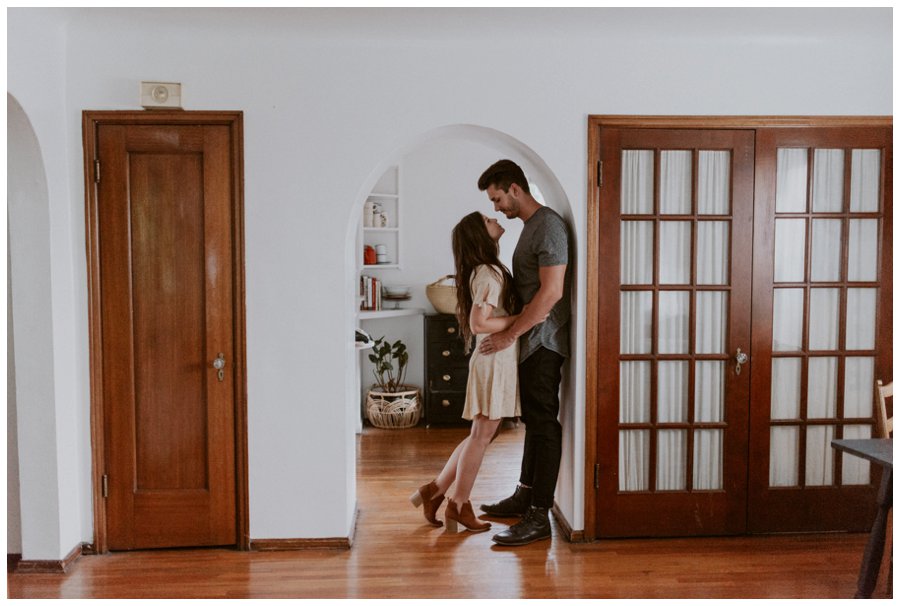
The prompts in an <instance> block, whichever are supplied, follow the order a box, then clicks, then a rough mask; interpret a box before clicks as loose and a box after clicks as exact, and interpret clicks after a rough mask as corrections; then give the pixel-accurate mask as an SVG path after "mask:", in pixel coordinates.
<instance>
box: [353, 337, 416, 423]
mask: <svg viewBox="0 0 900 606" xmlns="http://www.w3.org/2000/svg"><path fill="white" fill-rule="evenodd" d="M369 361H370V362H372V364H374V365H375V367H374V368H373V369H372V374H374V375H375V384H374V385H372V387H371V389H369V393H368V396H367V397H366V416H367V417H368V418H369V421H370V422H371V423H372V425H374V426H375V427H380V428H382V429H403V428H406V427H413V426H414V425H415V424H416V423H418V422H419V417H420V415H421V412H422V407H421V406H420V405H419V389H418V388H417V387H413V386H411V385H406V384H405V383H404V382H403V378H404V377H405V376H406V365H407V363H408V362H409V352H407V351H406V345H405V344H404V343H403V341H401V340H397V341H394V342H393V343H389V342H388V341H387V340H386V339H385V338H384V337H380V338H379V339H376V340H375V345H374V347H373V348H372V353H370V354H369Z"/></svg>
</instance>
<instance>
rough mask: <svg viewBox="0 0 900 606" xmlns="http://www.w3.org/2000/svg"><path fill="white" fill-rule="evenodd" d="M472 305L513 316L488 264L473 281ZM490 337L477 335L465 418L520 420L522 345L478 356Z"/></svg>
mask: <svg viewBox="0 0 900 606" xmlns="http://www.w3.org/2000/svg"><path fill="white" fill-rule="evenodd" d="M471 284H472V306H473V307H474V306H475V305H486V304H488V305H492V306H493V307H494V313H493V316H494V317H495V318H496V317H502V316H507V315H509V314H508V313H507V312H506V310H505V309H503V306H502V305H501V303H500V293H501V291H502V289H503V284H502V278H501V275H500V274H498V273H497V272H495V271H493V270H492V269H491V268H490V267H489V266H487V265H479V266H478V267H477V268H476V269H475V272H474V273H473V274H472V278H471ZM486 336H487V335H476V337H475V345H474V346H473V347H472V357H471V358H470V359H469V382H468V383H467V384H466V405H465V408H464V409H463V418H464V419H470V420H471V419H472V418H474V417H475V415H479V414H481V415H484V416H486V417H489V418H491V419H502V418H503V417H518V416H520V415H521V414H522V409H521V406H520V403H519V377H518V363H519V342H518V341H516V342H515V343H513V345H512V346H510V347H507V348H506V349H504V350H501V351H498V352H496V353H493V354H488V355H484V354H481V353H478V345H479V344H480V343H481V341H482V340H483V339H484V338H485V337H486Z"/></svg>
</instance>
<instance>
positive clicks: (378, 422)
mask: <svg viewBox="0 0 900 606" xmlns="http://www.w3.org/2000/svg"><path fill="white" fill-rule="evenodd" d="M403 387H406V391H394V392H384V391H378V390H377V387H376V386H374V385H373V386H372V389H370V390H369V393H368V395H367V396H366V416H367V417H368V418H369V422H370V423H372V425H374V426H375V427H378V428H380V429H407V428H409V427H414V426H415V425H416V424H417V423H418V422H419V417H421V416H422V406H421V404H420V400H421V399H420V398H419V390H418V389H417V388H415V387H411V386H409V385H404V386H403Z"/></svg>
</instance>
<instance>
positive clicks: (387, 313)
mask: <svg viewBox="0 0 900 606" xmlns="http://www.w3.org/2000/svg"><path fill="white" fill-rule="evenodd" d="M423 315H425V310H424V309H420V308H418V307H409V308H400V309H382V310H380V311H360V312H359V316H358V317H359V319H360V320H380V319H382V318H400V317H402V316H423Z"/></svg>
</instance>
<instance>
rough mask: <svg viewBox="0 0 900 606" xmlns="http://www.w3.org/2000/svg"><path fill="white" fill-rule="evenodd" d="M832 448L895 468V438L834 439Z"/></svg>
mask: <svg viewBox="0 0 900 606" xmlns="http://www.w3.org/2000/svg"><path fill="white" fill-rule="evenodd" d="M831 446H832V448H835V449H837V450H842V451H844V452H846V453H849V454H852V455H856V456H858V457H862V458H863V459H868V460H869V461H872V462H874V463H878V464H879V465H881V466H883V467H888V468H893V460H894V440H893V438H887V439H876V438H869V439H866V440H832V441H831Z"/></svg>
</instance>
